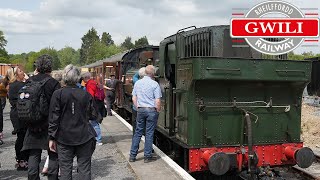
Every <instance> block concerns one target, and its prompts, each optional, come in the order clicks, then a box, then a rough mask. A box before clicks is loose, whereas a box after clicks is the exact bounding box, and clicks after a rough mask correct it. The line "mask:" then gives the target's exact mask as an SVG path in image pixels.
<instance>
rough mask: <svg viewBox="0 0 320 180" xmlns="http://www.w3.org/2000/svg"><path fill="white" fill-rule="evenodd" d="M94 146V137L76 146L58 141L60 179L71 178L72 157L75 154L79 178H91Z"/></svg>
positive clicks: (87, 179)
mask: <svg viewBox="0 0 320 180" xmlns="http://www.w3.org/2000/svg"><path fill="white" fill-rule="evenodd" d="M95 148H96V141H95V140H94V139H91V140H89V141H88V142H86V143H84V144H81V145H78V146H68V145H64V144H60V143H58V154H59V167H60V174H61V176H60V180H71V179H72V165H73V158H74V156H77V167H78V171H79V177H81V180H90V179H91V157H92V154H93V152H94V150H95Z"/></svg>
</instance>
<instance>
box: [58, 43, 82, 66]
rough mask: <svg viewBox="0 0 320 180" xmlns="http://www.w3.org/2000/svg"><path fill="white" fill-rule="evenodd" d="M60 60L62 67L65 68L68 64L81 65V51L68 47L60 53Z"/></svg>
mask: <svg viewBox="0 0 320 180" xmlns="http://www.w3.org/2000/svg"><path fill="white" fill-rule="evenodd" d="M58 58H59V60H60V63H61V67H65V66H67V65H68V64H73V65H79V59H80V54H79V51H76V50H75V49H73V48H72V47H68V46H67V47H65V48H62V49H60V50H59V51H58Z"/></svg>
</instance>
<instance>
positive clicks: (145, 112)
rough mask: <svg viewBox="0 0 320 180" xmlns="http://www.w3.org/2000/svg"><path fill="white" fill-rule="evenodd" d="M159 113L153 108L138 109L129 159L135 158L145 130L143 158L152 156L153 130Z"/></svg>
mask: <svg viewBox="0 0 320 180" xmlns="http://www.w3.org/2000/svg"><path fill="white" fill-rule="evenodd" d="M158 116H159V113H158V112H157V111H156V109H155V108H139V109H138V113H137V122H136V130H135V133H134V135H133V137H132V144H131V150H130V157H131V158H135V157H136V156H137V154H138V150H139V143H140V140H141V136H142V134H143V131H144V128H146V136H145V137H146V141H145V145H144V157H145V158H149V157H151V156H152V144H153V135H154V130H155V128H156V125H157V121H158Z"/></svg>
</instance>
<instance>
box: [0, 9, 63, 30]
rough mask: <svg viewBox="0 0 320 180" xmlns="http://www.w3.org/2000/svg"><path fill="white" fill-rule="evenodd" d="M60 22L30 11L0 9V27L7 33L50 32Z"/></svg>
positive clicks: (61, 22) (60, 23) (60, 25)
mask: <svg viewBox="0 0 320 180" xmlns="http://www.w3.org/2000/svg"><path fill="white" fill-rule="evenodd" d="M62 24H63V21H61V20H58V19H46V18H45V17H41V16H38V15H36V14H35V13H32V12H30V11H19V10H14V9H0V28H1V29H4V31H5V33H8V34H50V33H53V32H56V31H57V30H59V29H60V28H61V27H62Z"/></svg>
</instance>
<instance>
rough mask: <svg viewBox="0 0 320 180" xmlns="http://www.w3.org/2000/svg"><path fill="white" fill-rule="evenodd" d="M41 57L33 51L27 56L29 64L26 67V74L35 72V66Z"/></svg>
mask: <svg viewBox="0 0 320 180" xmlns="http://www.w3.org/2000/svg"><path fill="white" fill-rule="evenodd" d="M39 56H40V55H39V52H33V51H31V52H29V53H28V54H27V55H26V58H27V64H26V66H25V71H26V72H33V71H34V68H33V64H34V62H35V61H36V60H37V58H38V57H39Z"/></svg>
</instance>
